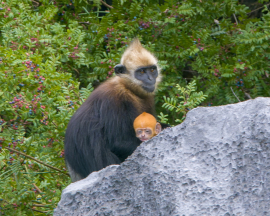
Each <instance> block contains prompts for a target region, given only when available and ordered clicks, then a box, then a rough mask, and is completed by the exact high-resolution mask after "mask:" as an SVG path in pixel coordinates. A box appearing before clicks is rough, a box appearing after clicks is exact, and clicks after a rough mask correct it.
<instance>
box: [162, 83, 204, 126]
mask: <svg viewBox="0 0 270 216" xmlns="http://www.w3.org/2000/svg"><path fill="white" fill-rule="evenodd" d="M176 89H177V91H176V92H177V94H176V96H174V97H166V96H164V101H165V103H164V104H163V106H162V107H164V108H166V109H167V110H169V111H171V112H173V113H175V115H174V116H173V117H174V118H173V120H174V122H176V123H181V122H182V121H184V119H185V117H186V114H187V112H188V111H189V110H191V109H193V108H195V107H197V106H198V105H199V104H201V103H202V102H203V101H204V100H205V99H206V97H207V95H204V94H203V92H196V82H195V80H194V81H192V82H190V83H189V84H188V85H187V86H186V87H181V86H180V85H179V84H176ZM158 117H159V118H160V120H161V122H162V123H168V121H167V120H168V119H166V117H167V116H165V115H164V114H163V113H161V115H160V116H158ZM174 122H173V124H174Z"/></svg>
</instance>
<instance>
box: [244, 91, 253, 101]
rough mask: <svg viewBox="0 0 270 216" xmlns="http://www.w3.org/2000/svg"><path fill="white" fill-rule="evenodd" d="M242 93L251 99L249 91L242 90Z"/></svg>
mask: <svg viewBox="0 0 270 216" xmlns="http://www.w3.org/2000/svg"><path fill="white" fill-rule="evenodd" d="M244 94H245V95H246V97H247V98H249V99H252V97H251V96H250V94H249V93H247V92H245V91H244Z"/></svg>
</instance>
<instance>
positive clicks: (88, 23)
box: [79, 21, 91, 25]
mask: <svg viewBox="0 0 270 216" xmlns="http://www.w3.org/2000/svg"><path fill="white" fill-rule="evenodd" d="M79 24H87V25H90V24H91V23H90V22H89V21H87V22H79Z"/></svg>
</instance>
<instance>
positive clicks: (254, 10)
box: [247, 3, 270, 14]
mask: <svg viewBox="0 0 270 216" xmlns="http://www.w3.org/2000/svg"><path fill="white" fill-rule="evenodd" d="M268 5H270V3H269V4H266V5H264V6H268ZM264 6H262V7H259V8H257V9H255V10H253V11H251V12H248V13H247V14H250V13H253V12H254V11H257V10H260V9H261V8H263V7H264Z"/></svg>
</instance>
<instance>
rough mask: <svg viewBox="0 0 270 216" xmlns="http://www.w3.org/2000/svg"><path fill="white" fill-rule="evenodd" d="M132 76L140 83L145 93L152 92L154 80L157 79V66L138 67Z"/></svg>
mask: <svg viewBox="0 0 270 216" xmlns="http://www.w3.org/2000/svg"><path fill="white" fill-rule="evenodd" d="M134 76H135V78H136V79H137V80H140V81H141V82H142V88H143V89H144V90H145V91H147V92H153V91H154V90H155V84H156V79H157V77H158V70H157V66H155V65H150V66H144V67H139V68H138V69H137V70H136V71H135V72H134Z"/></svg>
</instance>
